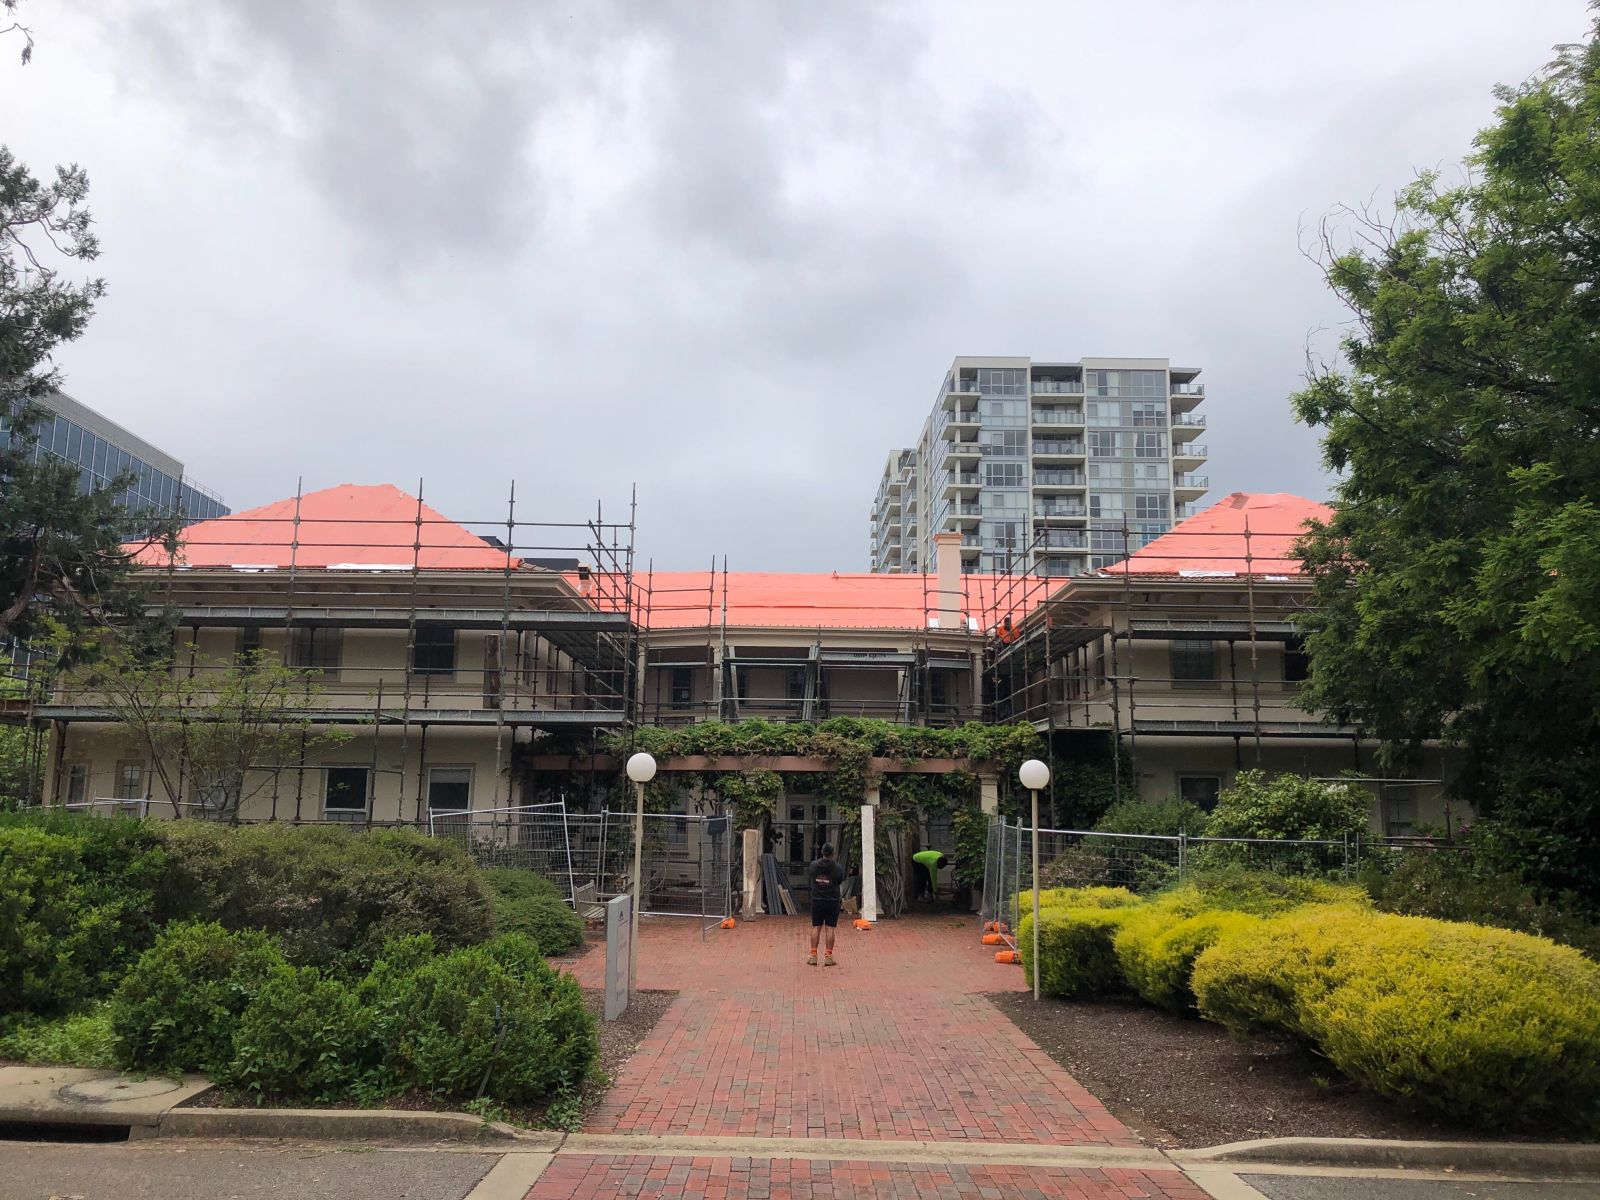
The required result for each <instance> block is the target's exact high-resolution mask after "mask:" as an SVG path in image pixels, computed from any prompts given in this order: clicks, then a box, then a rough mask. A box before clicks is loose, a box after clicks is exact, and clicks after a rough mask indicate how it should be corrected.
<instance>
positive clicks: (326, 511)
mask: <svg viewBox="0 0 1600 1200" xmlns="http://www.w3.org/2000/svg"><path fill="white" fill-rule="evenodd" d="M295 510H296V505H295V501H294V500H293V499H292V498H291V499H288V500H278V501H275V502H273V503H272V504H264V505H262V506H261V507H260V508H252V509H248V510H246V511H245V512H238V513H234V514H232V515H231V516H226V517H218V518H216V519H215V520H211V521H200V522H197V523H196V524H194V525H190V526H189V527H188V528H186V529H184V530H183V531H182V533H181V534H180V535H179V537H180V540H181V547H180V549H179V558H178V561H179V565H181V566H186V567H237V568H242V569H248V568H273V567H288V566H289V565H290V560H291V556H292V558H293V563H294V566H295V567H296V568H297V569H299V568H308V569H309V568H316V567H323V568H340V567H350V568H353V569H363V568H365V569H368V570H370V569H373V568H379V567H388V568H391V569H396V570H398V569H400V568H405V569H406V570H410V569H411V566H412V560H413V558H415V560H416V565H417V566H420V567H422V568H423V569H424V570H439V569H452V570H473V569H476V570H486V569H498V570H504V569H505V565H506V553H505V551H504V550H496V549H495V548H494V547H492V546H490V545H489V544H488V543H487V542H485V541H484V540H483V539H482V538H480V537H477V536H476V535H475V534H473V533H471V532H469V531H468V530H466V529H464V528H462V527H461V526H460V525H457V524H456V523H455V522H454V521H452V520H450V519H449V518H448V517H445V516H443V515H441V514H440V513H438V512H435V511H434V510H433V509H431V508H429V507H428V506H427V505H426V504H424V505H422V506H421V510H420V516H421V518H422V524H421V526H420V527H419V526H418V525H417V518H418V515H419V511H418V503H417V498H416V497H415V496H412V495H408V494H407V493H405V492H403V491H401V490H400V489H399V488H397V487H395V486H394V485H392V484H387V483H380V484H373V485H362V484H353V483H341V484H340V485H339V486H338V487H331V488H324V489H323V490H322V491H320V492H308V493H306V494H305V495H303V496H301V497H300V502H299V517H300V520H299V524H298V526H297V525H296V523H295ZM296 541H298V543H299V545H298V547H296V546H295V542H296ZM418 542H420V543H421V551H420V552H418V551H417V549H416V546H417V543H418ZM136 558H137V561H139V562H141V563H144V564H145V565H147V566H165V565H166V562H167V555H166V551H165V550H164V549H163V548H162V547H160V546H149V547H145V548H144V549H143V550H141V551H140V553H139V554H138V555H137V556H136ZM512 563H513V565H516V560H515V559H513V560H512Z"/></svg>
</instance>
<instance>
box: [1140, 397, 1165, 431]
mask: <svg viewBox="0 0 1600 1200" xmlns="http://www.w3.org/2000/svg"><path fill="white" fill-rule="evenodd" d="M1133 423H1134V424H1135V425H1145V426H1148V425H1165V424H1166V423H1167V404H1166V401H1165V400H1136V401H1134V404H1133Z"/></svg>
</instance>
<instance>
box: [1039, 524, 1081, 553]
mask: <svg viewBox="0 0 1600 1200" xmlns="http://www.w3.org/2000/svg"><path fill="white" fill-rule="evenodd" d="M1039 546H1040V547H1041V548H1042V549H1045V550H1087V549H1088V548H1089V541H1088V539H1087V538H1086V537H1085V536H1084V534H1083V531H1082V530H1074V529H1047V530H1046V531H1045V534H1044V536H1043V537H1042V538H1040V539H1039Z"/></svg>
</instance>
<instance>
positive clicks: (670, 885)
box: [427, 801, 733, 928]
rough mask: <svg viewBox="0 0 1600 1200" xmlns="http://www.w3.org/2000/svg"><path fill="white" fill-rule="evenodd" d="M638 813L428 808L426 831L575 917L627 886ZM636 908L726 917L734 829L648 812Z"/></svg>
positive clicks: (560, 806)
mask: <svg viewBox="0 0 1600 1200" xmlns="http://www.w3.org/2000/svg"><path fill="white" fill-rule="evenodd" d="M634 822H635V814H633V813H629V812H605V811H602V812H598V813H575V812H569V811H568V809H567V806H566V804H565V802H562V801H555V802H551V803H548V804H528V805H519V806H516V807H510V808H495V809H475V810H472V811H454V810H450V811H441V810H437V809H434V810H430V811H429V813H428V821H427V832H428V833H429V834H430V835H431V836H433V837H442V838H448V839H450V840H451V841H454V842H456V843H457V844H458V845H460V846H462V847H463V848H464V849H465V850H466V851H467V853H468V854H469V855H470V856H471V857H472V859H473V861H474V862H476V863H477V864H478V866H479V867H484V868H499V867H503V868H510V869H513V870H526V871H533V872H535V873H537V874H539V875H542V876H543V877H544V878H546V879H548V880H550V881H551V882H552V883H554V884H555V885H556V886H557V887H558V888H559V889H561V891H562V893H563V895H564V896H565V897H566V899H567V902H568V903H569V904H571V905H572V906H573V908H574V909H575V910H577V912H578V913H579V915H580V916H583V917H585V918H590V919H596V918H599V917H600V916H603V915H604V908H605V903H606V901H608V900H610V899H612V898H613V897H615V896H620V895H624V894H628V893H630V892H631V891H632V885H633V842H634ZM641 875H642V883H641V887H640V893H639V911H640V913H641V915H644V916H668V917H698V918H699V919H700V920H701V923H702V928H709V927H710V926H712V925H715V924H719V923H720V922H722V921H723V920H725V919H726V918H728V917H729V916H731V915H733V822H732V820H731V819H729V818H728V817H726V816H721V815H709V816H708V815H700V814H693V813H646V814H645V816H644V844H643V851H642V854H641Z"/></svg>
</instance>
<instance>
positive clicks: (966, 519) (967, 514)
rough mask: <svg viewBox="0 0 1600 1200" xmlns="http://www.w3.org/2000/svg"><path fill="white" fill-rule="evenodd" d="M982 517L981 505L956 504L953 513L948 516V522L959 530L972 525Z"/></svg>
mask: <svg viewBox="0 0 1600 1200" xmlns="http://www.w3.org/2000/svg"><path fill="white" fill-rule="evenodd" d="M982 517H983V505H981V504H958V505H957V506H956V508H955V511H954V512H952V513H951V514H950V520H952V521H954V522H955V523H956V525H957V526H958V527H961V528H966V527H967V526H970V525H972V524H973V523H975V522H976V521H978V520H980V519H982Z"/></svg>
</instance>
